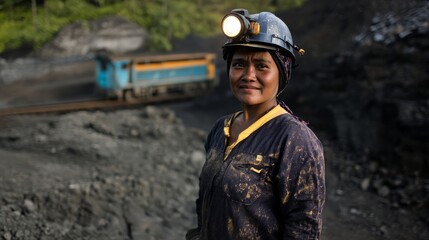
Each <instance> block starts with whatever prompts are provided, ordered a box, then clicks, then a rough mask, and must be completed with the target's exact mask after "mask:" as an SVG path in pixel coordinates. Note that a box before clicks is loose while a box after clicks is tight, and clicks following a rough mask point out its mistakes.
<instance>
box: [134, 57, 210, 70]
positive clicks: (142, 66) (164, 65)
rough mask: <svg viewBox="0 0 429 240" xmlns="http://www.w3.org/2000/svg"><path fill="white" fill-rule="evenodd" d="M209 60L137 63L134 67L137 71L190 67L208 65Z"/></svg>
mask: <svg viewBox="0 0 429 240" xmlns="http://www.w3.org/2000/svg"><path fill="white" fill-rule="evenodd" d="M207 63H208V61H207V60H205V59H202V60H190V61H173V62H160V63H137V64H135V66H134V68H135V70H137V71H150V70H161V69H171V68H181V67H190V66H196V65H207Z"/></svg>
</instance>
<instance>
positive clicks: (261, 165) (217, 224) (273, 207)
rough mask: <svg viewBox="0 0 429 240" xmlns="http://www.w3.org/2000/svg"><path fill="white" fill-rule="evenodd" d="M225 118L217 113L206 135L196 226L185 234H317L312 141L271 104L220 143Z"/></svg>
mask: <svg viewBox="0 0 429 240" xmlns="http://www.w3.org/2000/svg"><path fill="white" fill-rule="evenodd" d="M235 115H236V114H235ZM233 118H234V115H231V116H227V117H224V118H221V119H220V120H218V121H217V123H216V124H215V126H214V127H213V129H212V130H211V132H210V133H209V135H208V137H207V141H206V143H205V148H206V152H207V158H206V162H205V164H204V166H203V169H202V172H201V175H200V191H199V198H198V200H197V215H198V228H197V229H194V230H191V231H189V232H188V234H187V239H204V240H208V239H216V240H218V239H222V240H224V239H261V240H268V239H288V240H289V239H320V233H321V228H322V207H323V203H324V199H325V176H324V157H323V149H322V145H321V143H320V141H319V140H318V139H317V137H316V136H315V135H314V133H313V132H312V131H311V130H310V129H309V128H308V127H307V126H306V124H305V123H302V122H301V121H299V120H297V119H296V118H295V117H294V116H292V115H291V114H289V113H287V112H286V110H284V109H283V108H282V107H281V106H280V105H278V106H276V107H275V108H274V109H272V110H271V111H269V112H268V113H267V114H265V115H264V116H263V117H261V118H260V119H259V120H258V121H256V122H255V123H254V124H252V125H251V126H250V127H249V128H247V129H246V130H244V131H243V132H241V133H240V135H239V136H238V140H237V141H236V142H235V143H234V144H232V145H230V146H229V147H228V146H226V144H227V141H226V140H227V137H228V136H229V127H230V124H231V120H232V119H233Z"/></svg>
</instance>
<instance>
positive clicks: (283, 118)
mask: <svg viewBox="0 0 429 240" xmlns="http://www.w3.org/2000/svg"><path fill="white" fill-rule="evenodd" d="M274 125H275V127H274V128H275V129H276V130H275V131H281V132H283V133H284V134H286V135H289V136H293V137H297V136H299V137H300V138H309V139H314V140H315V141H318V142H319V139H318V137H317V136H316V134H315V133H314V131H313V130H312V129H311V127H310V126H309V124H308V122H305V121H303V120H302V119H300V118H298V117H296V116H294V115H292V114H290V113H286V114H283V115H280V116H279V117H277V118H276V119H275V122H274Z"/></svg>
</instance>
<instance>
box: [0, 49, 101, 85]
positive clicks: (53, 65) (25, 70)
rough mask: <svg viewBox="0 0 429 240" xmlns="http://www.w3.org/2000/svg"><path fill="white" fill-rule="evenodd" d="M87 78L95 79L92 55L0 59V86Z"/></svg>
mask: <svg viewBox="0 0 429 240" xmlns="http://www.w3.org/2000/svg"><path fill="white" fill-rule="evenodd" d="M88 76H94V78H95V60H94V57H93V55H86V56H85V55H84V56H75V57H67V58H50V59H37V58H20V59H16V60H12V61H7V60H5V59H0V86H1V84H9V83H12V82H15V81H26V80H38V79H65V78H79V77H88Z"/></svg>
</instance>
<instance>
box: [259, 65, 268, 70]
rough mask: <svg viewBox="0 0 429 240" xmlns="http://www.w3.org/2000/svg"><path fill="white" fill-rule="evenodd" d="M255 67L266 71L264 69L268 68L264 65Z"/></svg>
mask: <svg viewBox="0 0 429 240" xmlns="http://www.w3.org/2000/svg"><path fill="white" fill-rule="evenodd" d="M257 67H258V68H259V69H266V68H268V66H267V65H265V64H258V65H257Z"/></svg>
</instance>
